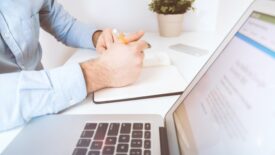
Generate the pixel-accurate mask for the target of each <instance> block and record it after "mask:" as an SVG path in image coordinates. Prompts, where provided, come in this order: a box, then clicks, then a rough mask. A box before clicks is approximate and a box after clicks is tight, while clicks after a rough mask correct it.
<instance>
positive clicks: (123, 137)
mask: <svg viewBox="0 0 275 155" xmlns="http://www.w3.org/2000/svg"><path fill="white" fill-rule="evenodd" d="M118 141H119V142H122V143H128V142H129V141H130V136H129V135H120V136H119V139H118Z"/></svg>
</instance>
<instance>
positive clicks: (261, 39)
mask: <svg viewBox="0 0 275 155" xmlns="http://www.w3.org/2000/svg"><path fill="white" fill-rule="evenodd" d="M174 119H175V123H176V129H177V136H178V142H179V144H180V149H181V152H184V153H186V154H204V155H216V154H249V155H259V154H275V147H274V145H275V123H274V122H275V121H274V120H275V17H273V16H269V15H265V14H262V13H258V12H254V13H252V15H251V16H250V17H249V18H248V19H247V20H246V22H245V23H244V25H243V26H242V27H241V28H240V30H239V31H238V32H237V33H236V34H235V36H234V37H233V38H232V40H231V41H230V42H229V43H228V44H227V46H226V47H225V49H224V50H223V52H222V53H221V54H220V55H219V57H218V58H217V59H216V61H215V62H214V63H213V64H212V65H211V67H210V68H209V69H208V70H207V72H206V73H205V74H204V75H203V77H202V78H201V79H200V81H199V82H198V83H197V84H196V86H195V87H194V88H193V89H192V91H191V92H190V93H189V94H188V96H187V97H186V98H185V99H184V101H183V103H181V105H180V106H179V107H178V108H177V110H176V111H175V113H174Z"/></svg>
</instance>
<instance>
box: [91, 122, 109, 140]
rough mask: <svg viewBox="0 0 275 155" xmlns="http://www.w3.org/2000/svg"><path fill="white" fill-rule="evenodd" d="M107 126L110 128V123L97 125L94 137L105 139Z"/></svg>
mask: <svg viewBox="0 0 275 155" xmlns="http://www.w3.org/2000/svg"><path fill="white" fill-rule="evenodd" d="M107 128H108V123H100V124H99V125H98V127H97V130H96V134H95V137H94V139H95V140H103V139H104V137H105V135H106V131H107Z"/></svg>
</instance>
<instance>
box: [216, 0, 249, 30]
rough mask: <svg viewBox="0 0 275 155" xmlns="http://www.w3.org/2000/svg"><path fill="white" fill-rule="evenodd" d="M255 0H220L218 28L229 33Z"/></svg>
mask: <svg viewBox="0 0 275 155" xmlns="http://www.w3.org/2000/svg"><path fill="white" fill-rule="evenodd" d="M252 2H253V0H220V4H219V14H218V22H217V30H218V31H220V32H224V33H227V32H228V31H230V29H231V28H232V27H233V26H234V24H235V23H236V22H237V21H238V20H239V19H240V17H241V16H242V14H243V13H244V12H245V11H246V9H247V8H248V7H249V6H250V4H251V3H252Z"/></svg>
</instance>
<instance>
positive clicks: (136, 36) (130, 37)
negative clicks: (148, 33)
mask: <svg viewBox="0 0 275 155" xmlns="http://www.w3.org/2000/svg"><path fill="white" fill-rule="evenodd" d="M143 35H144V32H143V31H139V32H137V33H134V34H130V35H128V36H127V37H125V39H126V40H127V41H128V42H134V41H138V40H139V39H140V38H141V37H142V36H143Z"/></svg>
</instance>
